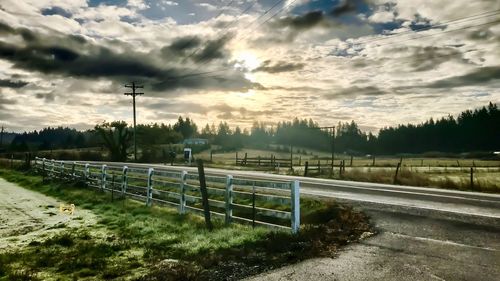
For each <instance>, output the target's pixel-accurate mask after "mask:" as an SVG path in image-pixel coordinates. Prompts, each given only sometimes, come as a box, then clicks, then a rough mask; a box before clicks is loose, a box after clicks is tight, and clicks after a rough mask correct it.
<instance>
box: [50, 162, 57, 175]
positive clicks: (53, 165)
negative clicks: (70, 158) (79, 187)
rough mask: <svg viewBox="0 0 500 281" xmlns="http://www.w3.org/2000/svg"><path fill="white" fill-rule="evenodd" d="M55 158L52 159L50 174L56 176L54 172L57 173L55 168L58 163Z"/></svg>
mask: <svg viewBox="0 0 500 281" xmlns="http://www.w3.org/2000/svg"><path fill="white" fill-rule="evenodd" d="M54 161H55V160H54V159H50V166H51V167H50V174H51V176H52V177H54V174H55V172H54V171H55V168H56V164H55V162H54Z"/></svg>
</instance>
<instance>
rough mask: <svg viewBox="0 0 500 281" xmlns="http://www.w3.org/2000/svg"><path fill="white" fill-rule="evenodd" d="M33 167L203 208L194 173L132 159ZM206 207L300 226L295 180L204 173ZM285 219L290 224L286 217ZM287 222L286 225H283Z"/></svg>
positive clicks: (231, 217)
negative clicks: (137, 162)
mask: <svg viewBox="0 0 500 281" xmlns="http://www.w3.org/2000/svg"><path fill="white" fill-rule="evenodd" d="M34 164H35V165H34V167H35V169H36V170H37V171H38V172H40V173H42V174H44V175H46V176H48V177H54V178H62V179H69V180H74V181H81V182H84V183H85V184H86V185H87V186H89V187H93V188H96V189H98V190H101V191H109V192H113V193H117V194H120V195H121V196H127V197H131V198H133V199H137V200H141V201H144V202H145V203H146V205H147V206H151V205H152V204H161V205H170V206H174V207H177V209H178V210H179V213H181V214H183V213H186V212H195V213H203V209H202V207H201V201H202V199H201V193H200V187H199V176H198V173H193V172H187V171H174V170H168V169H167V168H156V169H153V168H149V167H144V166H140V165H134V164H132V163H131V164H130V165H128V166H123V165H119V164H115V163H108V164H100V163H99V164H96V163H83V162H73V161H58V160H47V159H45V158H43V159H42V158H38V157H37V158H35V162H34ZM205 179H206V183H207V191H208V194H209V206H210V210H211V211H210V212H211V214H212V215H214V216H219V217H222V218H224V220H225V222H226V223H227V224H229V223H231V222H241V223H250V224H253V225H264V226H269V227H280V228H291V230H292V232H293V233H297V232H298V230H299V226H300V185H299V181H288V182H286V181H268V180H253V179H245V178H239V177H233V176H231V175H227V176H206V177H205ZM287 221H289V224H288V223H286V222H287ZM285 224H288V225H289V226H287V225H285Z"/></svg>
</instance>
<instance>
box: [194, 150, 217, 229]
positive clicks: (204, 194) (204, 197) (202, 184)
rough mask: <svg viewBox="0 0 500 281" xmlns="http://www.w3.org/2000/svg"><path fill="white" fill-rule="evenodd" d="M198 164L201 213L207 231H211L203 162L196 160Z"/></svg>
mask: <svg viewBox="0 0 500 281" xmlns="http://www.w3.org/2000/svg"><path fill="white" fill-rule="evenodd" d="M196 162H197V163H198V176H199V180H200V191H201V202H202V204H203V211H204V214H205V223H206V224H207V228H208V230H209V231H212V229H213V226H212V221H211V219H210V205H209V203H208V191H207V182H206V180H205V169H204V168H203V160H201V159H198V160H197V161H196Z"/></svg>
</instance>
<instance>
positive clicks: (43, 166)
mask: <svg viewBox="0 0 500 281" xmlns="http://www.w3.org/2000/svg"><path fill="white" fill-rule="evenodd" d="M42 175H45V158H42Z"/></svg>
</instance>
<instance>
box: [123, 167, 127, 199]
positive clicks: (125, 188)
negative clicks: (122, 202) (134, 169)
mask: <svg viewBox="0 0 500 281" xmlns="http://www.w3.org/2000/svg"><path fill="white" fill-rule="evenodd" d="M127 174H128V167H127V166H123V172H122V197H125V193H126V192H127V187H128V176H127Z"/></svg>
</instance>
